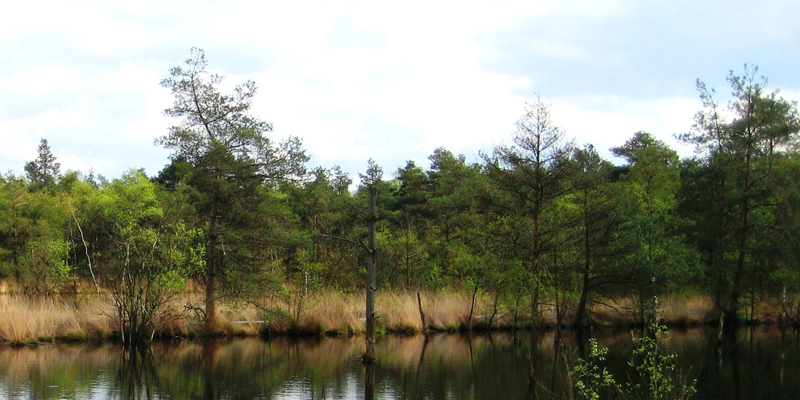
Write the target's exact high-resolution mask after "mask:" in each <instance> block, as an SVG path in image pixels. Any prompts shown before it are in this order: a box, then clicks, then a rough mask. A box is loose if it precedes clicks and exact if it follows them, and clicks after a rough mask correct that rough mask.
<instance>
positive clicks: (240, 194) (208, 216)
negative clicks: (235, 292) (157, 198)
mask: <svg viewBox="0 0 800 400" xmlns="http://www.w3.org/2000/svg"><path fill="white" fill-rule="evenodd" d="M207 65H208V62H207V61H206V58H205V52H204V51H203V50H201V49H197V48H192V50H191V57H190V58H189V59H187V60H186V61H185V67H180V66H177V67H174V68H172V69H171V70H170V77H168V78H166V79H164V80H163V81H161V86H163V87H165V88H167V89H169V90H170V91H171V92H172V94H173V96H174V97H175V101H174V103H173V105H172V107H170V108H168V109H166V110H164V114H165V115H167V116H169V117H173V118H180V119H182V122H181V123H180V124H179V125H174V126H171V127H170V128H169V133H168V134H167V135H165V136H163V137H161V138H159V139H158V140H157V141H156V143H157V144H160V145H163V146H164V147H166V148H168V149H170V150H173V151H174V153H173V154H172V156H171V158H172V160H173V162H176V161H182V162H185V163H187V164H188V165H189V166H190V167H191V168H190V170H189V171H186V172H187V176H185V177H184V180H185V182H186V183H187V184H188V185H190V186H191V187H193V188H194V189H195V190H196V192H197V196H196V197H195V199H194V202H195V207H196V209H197V211H198V212H200V213H201V214H202V215H203V216H204V217H203V220H204V221H205V226H204V229H205V231H206V238H207V239H206V256H205V264H206V267H205V286H206V293H205V326H206V329H208V330H212V331H213V330H215V329H216V326H215V325H216V307H215V304H216V298H217V294H216V290H217V277H218V276H219V274H220V272H221V271H220V270H219V268H222V267H224V265H223V263H221V261H222V259H223V258H224V257H225V252H224V251H222V249H221V248H220V243H222V241H223V240H224V238H225V235H226V230H227V225H228V224H229V222H230V217H231V213H232V210H231V209H232V208H234V207H236V206H247V202H246V199H247V194H248V193H253V192H254V191H255V190H256V188H257V186H258V185H260V184H264V183H270V184H273V185H274V184H276V183H277V182H281V181H284V180H287V179H291V178H295V177H300V176H302V175H303V173H304V163H305V162H306V161H307V160H308V157H307V156H306V154H305V152H304V151H303V149H302V148H301V142H300V140H299V139H297V138H289V139H288V140H286V141H284V142H281V143H279V144H278V145H275V144H273V142H272V141H271V140H270V139H269V138H268V137H267V136H266V134H267V133H268V132H271V131H272V125H271V124H270V123H267V122H264V121H262V120H260V119H259V118H257V117H254V116H252V115H250V108H251V106H252V99H253V96H255V94H256V85H255V83H254V82H252V81H247V82H245V83H244V84H242V85H239V86H236V88H235V89H234V93H233V94H232V95H227V94H222V93H220V91H219V89H218V85H219V84H220V83H221V82H222V80H223V79H224V77H223V76H222V75H218V74H211V73H209V72H207V71H206V66H207Z"/></svg>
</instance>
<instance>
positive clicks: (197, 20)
mask: <svg viewBox="0 0 800 400" xmlns="http://www.w3.org/2000/svg"><path fill="white" fill-rule="evenodd" d="M798 15H800V2H797V1H796V0H793V1H769V0H765V1H761V2H752V1H738V0H727V1H716V0H713V1H696V0H692V1H685V0H669V1H660V0H648V1H643V0H635V1H634V0H631V1H626V0H620V1H614V0H587V1H579V0H541V1H538V0H527V1H491V2H490V1H469V0H460V1H433V0H426V1H414V0H408V1H404V2H392V3H389V2H378V1H339V0H323V1H264V0H262V1H236V0H228V1H224V2H223V1H206V0H191V1H188V0H186V1H183V0H178V1H170V0H139V1H136V2H120V1H75V0H59V1H36V0H33V1H25V2H23V1H17V2H12V3H11V4H6V5H4V10H3V12H2V13H0V173H6V172H7V171H12V172H13V173H16V174H22V173H23V166H24V164H25V162H26V161H30V160H33V159H35V158H36V154H37V153H36V148H37V146H38V144H39V141H40V139H41V138H46V139H47V140H48V142H49V144H50V148H51V151H52V152H53V153H54V155H55V156H56V157H57V158H58V161H59V162H60V163H61V169H62V172H64V171H66V170H76V171H81V172H83V173H88V171H89V170H90V169H91V170H92V171H94V173H95V174H101V175H104V176H105V177H107V178H115V177H119V176H120V175H121V174H122V173H123V172H124V171H126V170H128V169H131V168H144V169H145V171H146V172H147V173H148V174H150V175H155V174H157V173H158V171H160V170H161V169H162V168H163V167H164V166H165V165H166V164H167V163H168V162H169V155H170V152H169V151H168V150H166V149H163V148H160V147H158V146H156V145H155V144H154V140H155V139H156V138H158V137H160V136H162V135H164V134H166V132H167V129H168V127H169V126H170V125H172V124H177V122H178V121H175V120H170V119H169V118H167V117H165V116H164V115H163V113H162V111H163V110H164V109H165V108H167V107H169V106H170V105H171V103H172V97H171V95H170V93H169V92H168V90H167V89H165V88H163V87H161V86H160V85H159V82H160V81H161V80H162V79H164V78H166V77H167V76H168V71H169V69H170V68H171V67H173V66H177V65H180V64H182V62H183V60H185V59H186V58H188V57H189V55H190V48H192V47H198V48H202V49H204V50H205V52H206V57H207V59H208V61H209V67H208V69H209V70H212V71H213V72H217V73H220V74H224V75H226V76H227V77H226V79H225V81H224V82H223V84H222V85H221V89H222V90H223V91H225V92H227V91H230V90H232V88H233V87H235V85H237V84H241V83H243V82H245V81H247V80H252V81H255V82H256V84H257V86H258V88H259V89H258V94H257V95H256V97H255V100H254V102H253V109H252V114H253V115H255V116H258V117H259V118H261V119H263V120H264V121H267V122H271V123H272V124H273V125H274V132H272V133H271V135H272V136H273V137H274V138H275V139H276V140H280V139H281V138H286V137H289V136H296V137H299V138H301V139H302V140H303V144H304V147H305V149H306V150H307V152H308V153H309V154H310V156H311V160H310V161H309V163H308V166H309V167H315V166H322V167H325V168H330V167H332V166H333V165H339V166H341V167H342V168H343V169H344V170H345V171H346V172H349V173H350V174H351V175H352V176H357V174H358V173H359V172H363V171H364V170H365V169H366V166H367V160H368V159H370V158H372V159H374V160H375V161H376V162H377V163H378V164H379V165H381V166H382V167H383V169H384V171H385V172H386V173H387V174H385V175H387V176H388V177H391V176H392V172H394V171H396V170H397V169H398V168H401V167H403V166H405V164H406V161H407V160H412V161H415V162H416V164H417V165H419V166H422V167H424V168H427V167H428V166H429V163H428V160H427V158H428V156H430V155H431V154H432V153H433V151H434V150H435V149H436V148H438V147H445V148H447V149H448V150H450V151H452V152H453V153H456V154H464V155H465V156H466V157H467V160H468V161H479V160H480V153H481V152H484V153H490V152H491V151H492V149H493V148H494V147H495V146H498V145H508V144H510V143H511V137H512V134H513V132H514V122H515V121H516V120H517V119H518V118H519V117H520V116H521V115H522V114H523V113H524V112H525V103H526V102H533V101H535V100H536V99H537V96H538V98H540V99H541V101H542V102H544V103H546V104H548V105H549V106H550V110H551V114H552V118H553V123H554V125H556V126H558V127H561V128H562V129H563V130H564V131H565V132H566V136H567V137H568V138H574V139H575V141H576V143H578V144H579V145H583V144H592V145H594V146H595V147H596V148H597V149H598V150H599V151H600V153H601V154H602V155H603V156H605V157H607V158H609V159H610V158H611V155H610V152H609V151H608V150H609V148H611V147H613V146H619V145H622V144H623V143H624V142H625V141H626V140H627V139H629V138H630V137H631V136H633V134H634V133H635V132H636V131H640V130H643V131H647V132H650V133H652V134H653V135H655V136H656V137H657V138H659V139H661V140H663V141H665V142H667V143H668V144H669V145H670V146H672V147H673V148H674V149H676V150H677V151H678V152H679V154H681V155H682V156H684V157H688V156H691V155H692V149H691V148H690V147H688V146H685V145H682V144H680V143H679V142H678V141H677V140H676V139H674V136H673V135H675V134H679V133H683V132H687V131H689V130H690V129H691V127H692V123H693V116H694V114H695V113H696V112H697V111H699V110H700V109H701V108H702V105H701V103H700V99H699V97H698V93H697V91H696V87H695V82H696V80H697V79H700V80H702V81H704V82H706V83H707V84H708V85H709V86H710V87H713V88H716V90H717V92H718V99H719V101H720V103H722V104H724V103H726V102H727V100H728V98H729V97H728V96H729V93H730V89H729V86H728V84H727V82H726V80H725V78H726V77H727V76H728V73H729V71H731V70H733V71H734V72H735V73H737V74H742V73H743V71H744V69H743V66H744V64H748V65H757V66H758V67H759V75H763V76H766V77H767V78H768V88H770V89H780V90H781V95H782V96H783V97H784V98H787V99H793V100H794V99H798V98H800V70H799V69H798V68H797V64H796V63H797V60H800V18H797V16H798ZM614 161H616V162H618V163H619V162H621V161H620V160H614Z"/></svg>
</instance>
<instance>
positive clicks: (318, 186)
mask: <svg viewBox="0 0 800 400" xmlns="http://www.w3.org/2000/svg"><path fill="white" fill-rule="evenodd" d="M206 65H207V62H206V60H205V57H204V54H203V52H202V50H197V49H193V52H192V57H191V58H190V59H188V60H187V61H186V65H185V66H184V67H176V68H173V69H172V70H171V71H170V76H169V77H168V78H167V79H165V80H164V81H162V86H164V87H166V88H167V89H169V90H171V91H172V93H173V95H174V97H175V103H174V105H173V107H171V108H169V109H167V110H166V111H165V113H166V114H167V115H168V116H172V117H175V118H176V119H177V120H178V121H179V123H178V124H177V125H175V126H172V127H170V128H169V131H168V133H167V135H165V136H164V137H162V138H160V139H159V140H158V144H160V145H162V146H164V147H166V148H168V149H170V150H172V152H173V153H172V156H171V161H170V163H169V165H167V166H166V167H165V168H164V169H163V170H162V171H161V172H160V173H159V174H158V175H157V176H153V177H147V176H145V175H144V174H143V173H142V172H141V171H137V170H131V171H129V172H128V173H126V174H124V175H123V176H122V177H119V178H116V179H113V180H106V179H104V178H102V177H95V176H93V174H91V173H90V174H89V175H84V174H82V173H79V172H74V171H69V172H66V173H65V174H61V172H60V168H59V164H58V163H57V159H56V156H55V155H53V154H52V152H51V150H50V148H49V146H48V143H47V141H46V140H44V139H43V140H42V142H41V145H40V146H39V156H38V158H37V159H35V160H32V161H31V162H29V163H28V164H27V165H26V166H25V175H24V176H15V175H13V174H11V173H9V174H7V175H6V176H4V177H3V178H2V180H0V277H2V278H3V279H9V278H13V280H15V281H16V282H18V283H19V284H20V285H22V287H24V289H25V290H26V291H29V292H33V293H55V292H58V291H61V292H63V291H65V290H69V288H70V286H71V285H78V283H77V282H81V283H82V284H83V285H84V290H86V289H85V285H86V283H87V282H88V283H89V285H91V287H90V288H89V290H91V291H95V290H96V291H107V292H109V293H112V294H113V295H114V296H113V298H114V299H115V300H114V301H115V305H116V309H117V313H118V315H117V316H118V318H119V319H120V321H121V322H122V326H125V327H126V328H124V329H128V330H129V331H130V332H133V335H134V336H135V334H136V332H148V329H146V327H148V326H152V324H153V323H154V320H155V319H157V318H160V315H161V313H163V312H164V307H165V306H166V304H167V303H168V302H169V301H170V299H171V298H173V297H174V296H175V295H176V294H177V293H179V292H180V291H182V290H185V288H186V286H187V284H188V283H189V282H197V283H199V284H200V285H202V287H203V288H204V298H205V304H203V305H199V304H198V305H195V306H194V307H193V308H194V309H195V310H196V311H198V312H199V313H201V314H202V316H203V317H204V319H205V323H206V328H207V329H210V330H213V329H214V324H215V319H216V303H217V302H218V301H220V300H224V299H237V300H242V301H247V302H249V303H252V304H258V302H259V301H260V299H263V298H265V297H276V296H277V297H281V298H285V299H286V301H298V302H299V301H302V296H303V294H304V293H308V292H310V291H314V290H318V289H321V288H325V289H335V290H340V291H363V290H364V285H365V284H364V275H365V267H366V262H367V258H368V256H369V254H368V252H367V251H365V249H366V246H365V241H366V240H367V239H366V238H367V235H368V232H367V227H368V222H369V221H368V219H367V217H366V210H367V207H368V204H367V203H368V195H367V193H368V190H367V189H368V188H374V189H375V190H376V191H377V199H378V200H377V202H378V211H377V215H378V216H377V234H376V236H377V248H378V283H379V287H380V288H381V289H383V290H390V289H410V290H420V289H426V290H437V289H442V288H451V289H455V290H459V291H463V292H465V293H469V294H471V295H473V296H474V295H476V294H478V293H481V294H483V295H488V296H490V297H491V298H492V299H494V304H495V307H494V309H495V312H502V313H504V314H511V315H513V316H514V317H513V318H514V321H515V323H520V322H524V321H535V320H536V319H537V318H539V316H540V312H541V310H542V309H543V307H545V306H547V307H549V308H551V309H554V310H555V312H556V315H557V318H558V322H559V323H564V324H574V325H577V326H581V325H585V324H586V323H588V321H589V320H590V318H591V312H590V310H591V305H592V304H593V303H595V302H598V301H608V300H609V299H615V298H626V299H633V300H635V304H637V305H638V314H639V318H640V319H641V321H642V322H645V321H646V320H647V318H652V314H651V313H650V311H649V310H652V302H653V295H654V293H657V294H663V293H676V292H687V291H688V292H695V293H703V294H707V295H709V296H711V297H712V298H713V299H714V306H715V309H716V311H717V316H719V315H720V314H719V313H722V312H724V313H725V315H726V316H727V317H729V318H731V319H739V320H741V319H749V318H752V316H753V307H754V305H755V304H756V303H758V302H759V301H760V300H761V299H764V298H765V297H768V296H784V297H785V298H787V301H786V302H785V304H786V305H785V307H786V310H784V311H787V310H788V312H790V315H792V316H794V315H796V314H797V313H798V312H800V308H795V307H800V304H798V298H797V297H796V295H798V294H800V265H798V263H799V261H798V260H800V240H798V238H800V186H799V185H798V182H800V153H798V148H797V133H798V130H800V120H799V119H798V114H797V106H796V104H795V103H793V102H789V101H786V100H784V99H782V98H781V97H779V96H778V94H777V92H769V91H767V89H766V88H765V81H764V80H760V79H757V78H756V70H755V69H745V73H744V75H743V76H737V75H736V74H734V73H731V74H730V76H729V82H730V84H731V89H732V97H731V99H730V101H729V102H728V103H727V104H725V105H722V104H721V103H719V102H718V100H717V99H715V98H714V97H713V91H712V90H710V89H708V88H706V86H705V85H704V84H702V83H701V82H698V89H699V91H700V95H701V98H702V100H703V105H704V108H703V109H702V110H700V111H699V112H698V113H697V116H696V123H695V125H694V126H693V127H691V130H690V133H688V134H685V135H683V136H681V139H682V140H683V141H685V142H687V143H693V144H695V145H696V146H697V150H698V152H697V155H696V156H695V157H693V158H688V159H684V160H681V159H680V158H679V156H678V155H677V153H676V152H675V151H674V150H673V149H671V148H670V147H669V146H668V145H666V144H665V143H664V142H662V141H660V140H658V139H656V138H654V137H653V136H652V135H650V134H648V133H646V132H637V133H635V134H634V135H633V136H632V137H631V138H630V139H629V140H627V141H626V142H625V143H620V145H619V146H618V147H615V148H613V149H611V151H612V153H613V154H614V155H615V156H617V157H619V158H621V159H622V160H624V163H623V164H622V165H614V164H613V163H611V162H610V161H609V160H606V159H603V157H601V155H600V154H599V153H598V152H597V150H596V149H595V148H594V147H592V146H591V145H583V146H579V145H576V144H575V143H574V142H573V141H571V140H569V139H568V138H567V136H566V134H565V133H564V132H563V131H562V130H561V129H559V128H558V127H557V123H556V122H555V121H552V120H551V118H550V113H549V110H548V107H547V105H546V104H544V103H542V102H541V101H540V100H538V99H537V100H536V102H535V103H532V104H529V105H528V107H527V112H526V113H525V114H524V115H522V116H521V117H520V119H519V120H518V121H517V123H516V130H515V132H514V134H513V138H512V144H510V145H500V146H497V147H496V148H494V149H491V150H489V151H487V152H485V153H482V154H481V160H480V162H477V163H469V162H467V161H466V158H465V157H464V156H463V155H456V154H453V153H452V152H450V151H449V150H447V149H445V148H439V149H436V150H435V151H434V152H433V154H431V155H430V157H429V161H430V167H429V168H427V169H426V168H422V167H420V166H418V165H416V164H415V163H414V162H412V161H409V162H408V163H407V164H406V165H405V166H403V167H401V168H399V169H397V171H396V172H395V173H394V174H393V177H392V178H391V179H386V178H384V177H383V174H382V171H381V167H380V166H378V165H376V164H374V163H373V162H372V161H370V162H369V164H368V168H367V170H366V172H365V173H364V174H363V175H362V176H361V177H360V178H361V184H360V185H355V187H356V189H355V190H352V188H353V187H354V185H353V178H352V177H350V176H348V175H347V174H346V173H344V172H342V170H341V169H340V168H338V167H332V168H329V169H326V168H315V169H311V170H306V168H305V162H306V161H307V156H306V155H305V152H304V150H303V149H302V146H301V142H300V140H299V139H296V138H290V139H289V140H287V141H285V142H282V143H273V142H272V141H271V140H270V139H269V138H268V133H269V132H270V131H271V128H272V127H271V125H270V124H268V123H265V122H263V121H261V120H259V119H257V118H255V117H253V116H251V115H250V114H249V108H250V101H251V99H252V97H253V96H254V94H255V91H256V87H255V85H254V84H253V83H252V82H246V83H245V84H243V85H241V86H238V87H237V88H236V90H235V92H234V93H233V94H231V95H227V94H222V93H220V92H219V91H218V88H217V84H218V83H219V82H220V81H221V79H222V77H220V76H217V75H213V74H209V73H207V72H206V71H205V67H206ZM688 128H689V127H687V129H688ZM498 310H499V311H498ZM565 316H569V320H564V318H566V317H565ZM137 327H141V329H138V330H137ZM123 334H124V332H123ZM134 336H131V340H135V337H134Z"/></svg>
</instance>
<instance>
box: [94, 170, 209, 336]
mask: <svg viewBox="0 0 800 400" xmlns="http://www.w3.org/2000/svg"><path fill="white" fill-rule="evenodd" d="M156 189H157V187H156V185H155V184H154V183H152V182H150V181H149V180H148V179H147V177H146V176H144V175H143V174H142V173H141V172H140V171H130V172H128V173H126V174H124V175H123V177H122V178H121V179H118V180H114V181H113V182H111V183H110V184H109V185H107V186H106V187H104V188H103V189H101V190H100V191H97V192H95V194H96V196H97V198H96V199H94V201H92V203H93V204H94V206H95V207H97V208H98V210H96V214H97V215H100V216H102V218H103V220H104V221H105V223H106V226H107V229H106V234H107V235H108V236H109V239H110V243H109V245H108V246H107V247H106V248H104V249H103V250H102V251H100V254H99V255H96V257H98V258H99V260H100V262H101V264H102V269H103V272H104V276H105V281H106V284H107V287H108V289H109V292H110V293H111V298H112V300H113V303H114V309H115V317H116V318H117V321H118V323H119V327H120V331H121V332H120V333H121V335H122V339H123V341H124V342H125V343H126V344H132V343H137V342H143V341H148V340H150V338H152V335H153V334H154V330H155V326H157V325H158V324H159V322H161V323H163V322H164V318H166V317H168V312H167V311H168V304H169V302H170V301H171V300H173V299H174V298H175V296H176V295H177V294H178V293H180V290H181V289H182V288H183V287H184V286H185V279H186V276H187V275H188V272H189V271H191V270H192V269H193V268H192V267H193V266H194V265H196V264H199V263H201V262H202V261H201V260H200V259H199V258H200V257H199V254H198V252H197V251H196V250H197V249H196V248H193V246H192V243H191V242H192V241H193V237H194V236H196V235H198V234H200V232H198V231H197V230H192V229H189V228H187V227H186V226H185V224H183V223H174V222H173V223H170V222H172V221H170V220H169V218H168V216H167V215H165V212H164V208H163V207H162V205H161V204H160V201H159V199H158V194H157V191H156Z"/></svg>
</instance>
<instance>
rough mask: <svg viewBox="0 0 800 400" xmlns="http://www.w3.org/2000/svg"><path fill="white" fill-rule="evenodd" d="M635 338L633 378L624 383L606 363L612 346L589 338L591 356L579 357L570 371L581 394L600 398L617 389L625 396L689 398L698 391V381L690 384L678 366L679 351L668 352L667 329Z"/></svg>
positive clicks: (667, 399) (656, 399) (592, 399)
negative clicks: (609, 346)
mask: <svg viewBox="0 0 800 400" xmlns="http://www.w3.org/2000/svg"><path fill="white" fill-rule="evenodd" d="M634 341H635V344H636V346H635V348H634V350H633V359H632V360H631V361H630V362H628V366H629V367H631V368H632V370H633V374H631V375H630V379H632V380H631V381H629V382H627V383H626V384H624V385H622V384H620V383H618V382H617V380H616V379H615V378H614V376H613V375H612V374H611V373H610V372H609V371H608V369H607V368H605V367H604V366H602V364H603V363H604V362H605V361H606V355H607V354H608V349H607V348H604V347H600V346H598V344H597V341H596V340H595V339H589V355H588V356H587V357H586V359H581V358H579V359H578V361H577V363H576V365H575V367H573V368H572V369H571V370H570V376H571V377H572V378H573V379H574V386H575V390H576V392H577V393H578V395H580V396H581V397H582V398H584V399H587V400H598V399H600V398H603V397H604V396H602V394H604V393H609V392H613V393H616V394H618V395H621V396H622V397H623V398H632V399H648V400H670V399H681V400H685V399H688V398H690V397H691V396H692V395H694V394H695V393H696V392H697V391H696V390H695V384H696V380H693V381H692V382H691V383H689V382H688V378H687V377H686V376H685V375H684V374H683V371H681V370H679V369H678V368H677V367H676V365H675V358H676V357H677V356H676V354H674V353H667V352H666V348H667V347H666V345H667V344H668V343H669V336H668V334H667V332H666V329H663V328H662V329H655V335H654V336H653V337H649V336H644V337H640V338H638V339H634ZM614 397H615V398H616V396H614Z"/></svg>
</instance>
